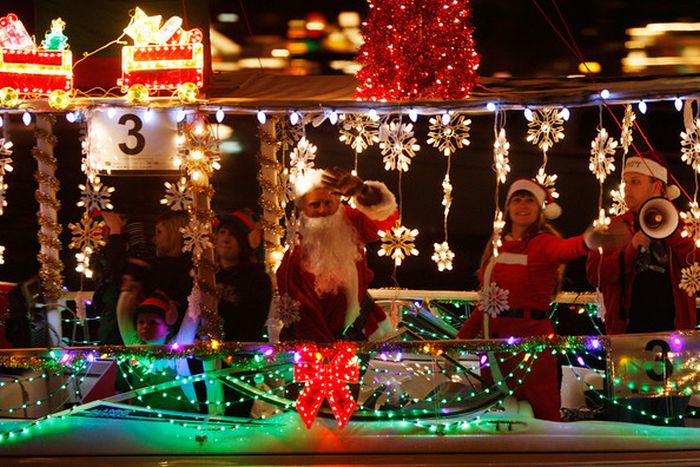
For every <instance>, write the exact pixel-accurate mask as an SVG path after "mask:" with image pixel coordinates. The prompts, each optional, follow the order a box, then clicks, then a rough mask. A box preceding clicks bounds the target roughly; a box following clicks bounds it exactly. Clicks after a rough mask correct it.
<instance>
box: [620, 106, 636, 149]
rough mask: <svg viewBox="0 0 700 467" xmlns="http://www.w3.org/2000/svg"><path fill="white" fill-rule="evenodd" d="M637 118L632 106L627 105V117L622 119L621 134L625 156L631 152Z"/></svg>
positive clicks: (621, 143)
mask: <svg viewBox="0 0 700 467" xmlns="http://www.w3.org/2000/svg"><path fill="white" fill-rule="evenodd" d="M636 118H637V116H636V115H635V113H634V110H633V109H632V106H631V105H630V104H627V105H625V116H624V117H622V133H621V134H620V146H621V147H622V150H623V151H624V153H625V154H627V153H628V152H629V149H630V146H631V145H632V131H633V130H634V120H635V119H636Z"/></svg>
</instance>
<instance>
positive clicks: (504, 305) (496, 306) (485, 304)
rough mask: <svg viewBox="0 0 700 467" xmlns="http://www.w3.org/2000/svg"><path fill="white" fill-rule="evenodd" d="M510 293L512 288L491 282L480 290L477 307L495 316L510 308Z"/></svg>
mask: <svg viewBox="0 0 700 467" xmlns="http://www.w3.org/2000/svg"><path fill="white" fill-rule="evenodd" d="M508 295H510V290H506V289H502V288H500V287H499V286H498V284H496V283H495V282H491V283H490V284H489V285H488V286H486V287H483V288H482V289H481V290H480V291H479V304H478V305H477V308H478V309H480V310H481V311H483V312H484V313H486V314H487V315H489V316H491V317H493V318H495V317H497V316H498V315H500V314H501V313H502V312H504V311H505V310H507V309H509V308H510V305H509V304H508Z"/></svg>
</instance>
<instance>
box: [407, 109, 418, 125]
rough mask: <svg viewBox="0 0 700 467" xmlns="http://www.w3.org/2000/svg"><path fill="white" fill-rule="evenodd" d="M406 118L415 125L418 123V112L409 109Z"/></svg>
mask: <svg viewBox="0 0 700 467" xmlns="http://www.w3.org/2000/svg"><path fill="white" fill-rule="evenodd" d="M408 118H409V119H410V120H411V121H412V122H413V123H416V122H417V121H418V111H417V110H416V109H409V110H408Z"/></svg>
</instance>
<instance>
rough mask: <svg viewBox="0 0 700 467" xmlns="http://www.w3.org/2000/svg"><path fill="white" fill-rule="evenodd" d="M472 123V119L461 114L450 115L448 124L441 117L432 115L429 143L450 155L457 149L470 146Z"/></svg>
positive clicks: (444, 153)
mask: <svg viewBox="0 0 700 467" xmlns="http://www.w3.org/2000/svg"><path fill="white" fill-rule="evenodd" d="M448 115H449V114H448ZM471 123H472V121H471V120H470V119H468V118H466V117H465V116H464V115H459V114H452V115H449V119H448V122H447V123H446V124H445V123H444V120H443V118H441V117H431V118H430V131H429V132H428V140H427V143H428V144H431V145H432V146H433V147H434V148H438V149H439V150H440V151H442V154H443V155H445V156H449V155H450V154H452V153H453V152H455V151H456V150H457V149H461V148H462V147H464V146H469V143H470V142H469V130H470V125H471Z"/></svg>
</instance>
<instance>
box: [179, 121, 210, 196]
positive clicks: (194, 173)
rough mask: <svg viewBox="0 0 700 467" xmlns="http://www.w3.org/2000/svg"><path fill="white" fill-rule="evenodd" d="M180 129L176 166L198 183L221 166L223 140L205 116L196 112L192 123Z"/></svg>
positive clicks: (181, 125)
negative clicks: (220, 139)
mask: <svg viewBox="0 0 700 467" xmlns="http://www.w3.org/2000/svg"><path fill="white" fill-rule="evenodd" d="M179 131H180V134H179V135H178V140H177V141H178V155H177V156H176V157H175V160H174V162H175V166H176V167H181V168H183V169H185V171H186V172H187V174H188V175H189V176H190V178H191V179H192V182H194V183H198V182H199V181H200V180H202V179H203V177H204V176H207V177H208V176H211V175H212V174H213V173H214V171H215V170H219V169H220V168H221V164H220V161H221V150H220V143H221V142H220V141H219V138H218V137H217V136H216V135H215V133H214V131H213V130H212V126H211V124H210V123H209V121H208V120H207V119H206V117H205V116H203V115H202V114H195V116H194V119H193V120H192V122H191V123H184V122H183V123H181V124H180V125H179Z"/></svg>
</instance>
